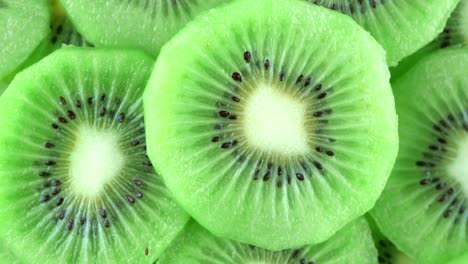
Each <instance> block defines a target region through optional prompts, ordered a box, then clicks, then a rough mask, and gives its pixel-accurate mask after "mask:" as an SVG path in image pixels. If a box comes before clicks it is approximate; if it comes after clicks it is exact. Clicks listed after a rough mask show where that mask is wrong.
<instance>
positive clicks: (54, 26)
mask: <svg viewBox="0 0 468 264" xmlns="http://www.w3.org/2000/svg"><path fill="white" fill-rule="evenodd" d="M48 2H49V7H50V8H51V9H52V13H51V19H50V25H49V32H48V35H47V37H46V38H45V39H44V40H42V41H41V43H40V44H39V46H37V47H36V48H35V49H34V51H33V52H32V54H31V55H30V56H29V57H28V58H27V59H26V60H25V61H24V62H22V63H21V64H20V65H19V66H17V67H16V68H15V70H14V71H13V72H11V73H10V74H8V75H6V76H3V78H0V94H1V93H2V92H3V91H4V90H5V89H6V88H7V87H8V85H9V84H10V82H11V81H12V80H13V78H14V77H15V76H16V74H18V72H20V71H21V70H23V69H26V68H27V67H29V66H31V65H33V64H34V63H36V62H38V61H39V60H41V59H42V58H44V57H45V56H47V55H49V54H50V53H52V52H53V51H54V50H57V49H59V48H61V47H62V46H65V45H73V46H81V47H86V46H90V47H91V46H93V45H92V44H91V43H89V42H87V41H86V40H85V39H84V38H83V37H82V36H81V34H80V33H79V32H78V31H76V29H75V27H74V26H73V24H72V23H71V21H70V20H69V19H68V18H67V17H66V16H65V11H64V10H63V8H62V6H61V5H60V3H59V2H58V0H52V1H48Z"/></svg>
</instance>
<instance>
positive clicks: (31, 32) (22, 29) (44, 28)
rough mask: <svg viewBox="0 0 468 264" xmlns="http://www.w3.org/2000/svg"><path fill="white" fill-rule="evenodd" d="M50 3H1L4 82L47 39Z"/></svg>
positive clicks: (18, 0)
mask: <svg viewBox="0 0 468 264" xmlns="http://www.w3.org/2000/svg"><path fill="white" fill-rule="evenodd" d="M48 3H49V1H48V0H34V1H27V0H2V1H1V3H0V43H1V46H2V47H1V48H0V80H1V79H3V78H4V77H5V76H7V75H8V74H10V73H12V72H13V71H14V70H15V69H16V68H17V67H18V66H20V65H21V64H22V63H23V62H24V61H25V60H26V59H27V58H28V57H29V55H30V54H31V53H32V52H33V51H34V50H35V49H36V47H37V46H38V45H39V43H40V42H41V41H42V40H43V39H45V38H46V36H47V32H48V31H49V22H50V5H49V4H48ZM0 90H1V88H0ZM0 92H1V91H0Z"/></svg>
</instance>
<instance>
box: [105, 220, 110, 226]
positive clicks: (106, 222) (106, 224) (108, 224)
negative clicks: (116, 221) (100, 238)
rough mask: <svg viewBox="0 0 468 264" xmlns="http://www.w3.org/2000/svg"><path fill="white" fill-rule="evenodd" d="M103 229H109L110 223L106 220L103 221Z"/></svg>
mask: <svg viewBox="0 0 468 264" xmlns="http://www.w3.org/2000/svg"><path fill="white" fill-rule="evenodd" d="M104 227H105V228H109V227H110V222H109V220H108V219H106V220H104Z"/></svg>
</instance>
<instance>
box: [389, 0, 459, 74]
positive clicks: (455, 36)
mask: <svg viewBox="0 0 468 264" xmlns="http://www.w3.org/2000/svg"><path fill="white" fill-rule="evenodd" d="M467 45H468V0H461V1H460V3H458V5H457V7H456V8H455V10H454V11H453V12H452V14H451V15H450V18H449V19H448V21H447V23H446V25H445V28H444V30H443V31H442V33H440V34H439V36H438V37H437V38H436V39H435V40H433V41H432V42H431V43H429V44H427V45H426V46H425V47H423V48H422V49H420V50H418V51H417V52H415V53H414V54H412V55H410V56H408V57H406V58H405V59H404V60H402V61H401V62H400V63H398V66H397V67H391V68H390V71H391V73H392V82H394V81H395V80H396V79H398V78H399V77H400V76H401V75H403V74H404V73H405V72H407V71H408V70H409V69H410V68H411V67H413V66H414V65H415V64H417V63H418V61H419V60H421V59H422V58H424V57H425V56H427V55H428V54H430V53H432V52H435V51H437V50H440V49H445V48H449V47H465V46H467Z"/></svg>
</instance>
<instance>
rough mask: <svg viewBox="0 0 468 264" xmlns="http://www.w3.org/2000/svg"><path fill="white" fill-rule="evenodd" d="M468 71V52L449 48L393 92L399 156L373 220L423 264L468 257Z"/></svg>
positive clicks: (411, 72)
mask: <svg viewBox="0 0 468 264" xmlns="http://www.w3.org/2000/svg"><path fill="white" fill-rule="evenodd" d="M467 69H468V48H452V49H446V50H442V51H438V52H436V53H433V54H431V55H429V56H427V57H425V58H424V59H422V60H421V61H420V62H419V63H418V64H416V65H415V66H414V67H413V68H411V69H410V70H409V71H408V73H406V74H404V75H403V76H402V77H401V78H400V79H398V80H397V81H396V82H395V84H394V86H393V88H394V92H395V100H396V108H397V113H398V115H399V132H400V153H399V155H398V158H397V161H396V164H395V168H394V170H393V172H392V175H391V176H390V179H389V181H388V184H387V186H386V188H385V190H384V192H383V194H382V196H381V197H380V198H379V200H378V202H377V204H376V206H375V208H374V209H373V210H372V211H371V213H372V215H373V216H374V218H375V219H376V222H377V224H378V226H379V228H380V229H381V231H382V232H383V233H384V234H385V236H386V237H388V238H389V239H390V240H391V241H393V242H394V243H395V245H397V246H398V248H399V249H401V250H402V251H403V252H405V253H406V254H407V255H409V256H410V257H412V258H413V259H414V260H416V261H417V262H418V263H425V264H431V263H447V261H448V260H449V259H450V258H453V257H455V256H457V255H459V254H461V253H462V252H464V251H467V250H468V239H467V228H466V225H467V222H468V210H466V207H467V206H468V201H467V198H468V180H467V179H468V167H467V164H468V89H467V88H468V75H467V74H466V70H467ZM417 100H420V101H423V103H415V102H416V101H417Z"/></svg>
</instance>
